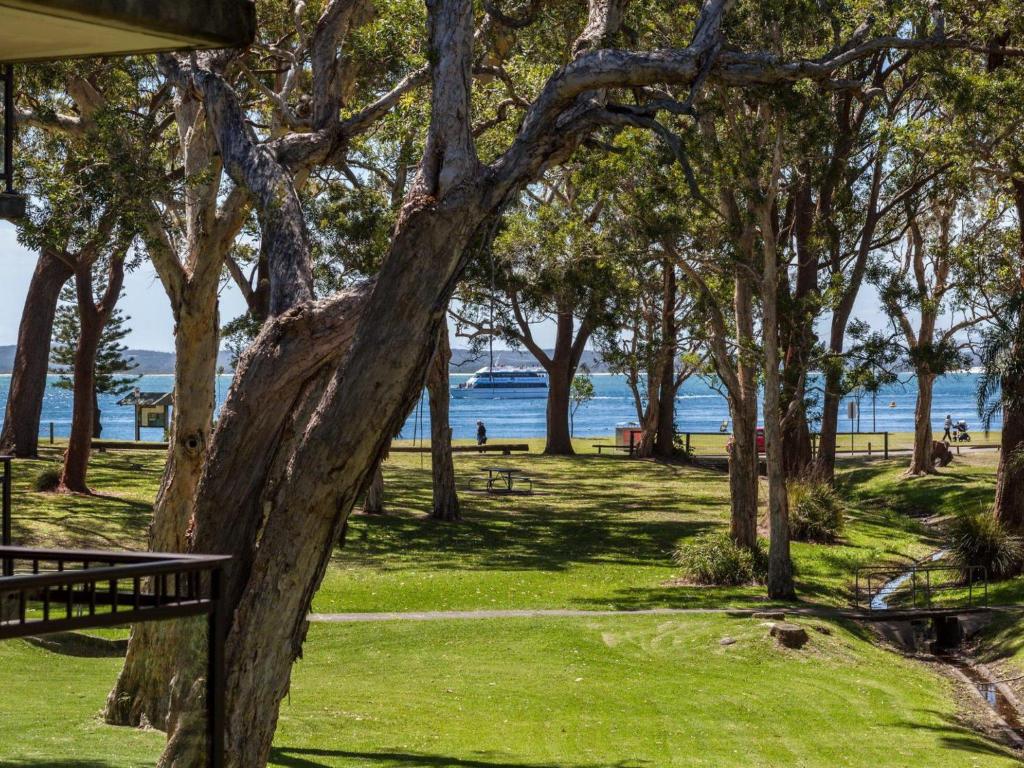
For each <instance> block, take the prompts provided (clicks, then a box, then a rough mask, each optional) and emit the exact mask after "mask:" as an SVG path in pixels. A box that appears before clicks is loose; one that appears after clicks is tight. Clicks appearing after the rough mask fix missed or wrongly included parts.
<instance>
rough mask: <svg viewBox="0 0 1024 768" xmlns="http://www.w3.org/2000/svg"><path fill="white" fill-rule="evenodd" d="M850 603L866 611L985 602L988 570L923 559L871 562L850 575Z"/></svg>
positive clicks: (937, 607) (914, 608) (919, 608)
mask: <svg viewBox="0 0 1024 768" xmlns="http://www.w3.org/2000/svg"><path fill="white" fill-rule="evenodd" d="M853 602H854V606H855V607H856V608H858V609H859V610H869V611H908V610H942V609H947V608H948V609H953V608H975V607H979V606H984V605H988V572H987V571H986V569H985V568H984V567H982V566H980V565H974V566H969V567H966V568H964V567H961V566H956V565H938V564H936V563H934V562H924V563H919V564H915V565H910V566H906V565H892V566H872V567H870V568H861V569H858V570H857V572H856V574H855V576H854V589H853Z"/></svg>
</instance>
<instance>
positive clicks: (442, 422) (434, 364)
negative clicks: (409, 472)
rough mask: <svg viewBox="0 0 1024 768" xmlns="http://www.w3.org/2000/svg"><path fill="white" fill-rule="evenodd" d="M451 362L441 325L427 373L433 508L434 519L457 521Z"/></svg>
mask: <svg viewBox="0 0 1024 768" xmlns="http://www.w3.org/2000/svg"><path fill="white" fill-rule="evenodd" d="M451 359H452V350H451V345H450V344H449V341H448V326H447V324H446V325H444V326H442V328H441V331H440V333H439V334H438V338H437V349H436V350H435V352H434V359H433V360H432V361H431V363H430V370H429V372H428V373H427V391H428V392H429V395H430V466H431V471H432V475H433V484H432V486H431V487H432V489H433V502H434V504H433V509H432V510H431V512H430V516H431V517H433V518H434V519H435V520H460V519H461V518H462V515H461V513H460V511H459V494H458V491H457V490H456V488H455V463H454V461H453V460H452V428H451V423H450V422H449V419H448V412H449V406H450V404H451V394H450V392H449V388H448V382H449V379H448V363H449V361H450V360H451Z"/></svg>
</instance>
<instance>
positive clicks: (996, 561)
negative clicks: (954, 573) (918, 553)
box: [946, 511, 1024, 580]
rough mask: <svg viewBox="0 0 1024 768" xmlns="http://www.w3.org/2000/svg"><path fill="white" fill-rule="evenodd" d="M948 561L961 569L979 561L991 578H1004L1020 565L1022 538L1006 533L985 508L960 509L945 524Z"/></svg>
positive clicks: (1023, 557) (964, 573) (963, 571)
mask: <svg viewBox="0 0 1024 768" xmlns="http://www.w3.org/2000/svg"><path fill="white" fill-rule="evenodd" d="M946 546H947V548H948V549H949V555H948V557H949V562H950V563H951V564H952V565H955V566H957V567H959V568H960V569H961V578H963V579H964V580H966V579H967V576H968V573H967V568H968V567H969V566H976V565H980V566H982V567H983V568H985V570H986V572H987V575H988V578H989V579H992V580H998V579H1008V578H1010V577H1011V576H1016V575H1017V574H1019V573H1020V572H1021V568H1022V566H1024V541H1022V540H1021V537H1020V536H1015V535H1014V534H1012V533H1010V532H1009V531H1008V530H1007V529H1006V527H1005V526H1004V525H1003V524H1002V523H1000V522H999V521H998V520H997V519H996V518H995V516H994V515H993V514H992V513H991V512H989V511H977V512H964V513H962V514H959V515H957V516H956V517H955V518H954V519H953V521H952V522H951V523H950V524H949V526H948V527H947V528H946Z"/></svg>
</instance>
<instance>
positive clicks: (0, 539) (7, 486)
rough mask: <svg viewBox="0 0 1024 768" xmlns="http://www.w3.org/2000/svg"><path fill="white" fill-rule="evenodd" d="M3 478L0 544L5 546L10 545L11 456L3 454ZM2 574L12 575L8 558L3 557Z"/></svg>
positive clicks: (12, 563)
mask: <svg viewBox="0 0 1024 768" xmlns="http://www.w3.org/2000/svg"><path fill="white" fill-rule="evenodd" d="M0 458H2V461H3V465H4V479H3V502H2V506H3V512H2V513H0V514H2V516H3V523H2V526H0V527H2V531H0V544H3V545H4V546H5V547H9V546H11V457H10V456H3V457H0ZM3 574H4V576H13V575H14V562H13V561H12V560H11V559H10V558H4V563H3Z"/></svg>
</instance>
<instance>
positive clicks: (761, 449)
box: [725, 427, 764, 456]
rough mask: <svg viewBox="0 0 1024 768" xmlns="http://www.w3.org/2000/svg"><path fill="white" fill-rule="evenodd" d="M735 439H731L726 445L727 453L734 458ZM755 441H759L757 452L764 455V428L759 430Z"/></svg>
mask: <svg viewBox="0 0 1024 768" xmlns="http://www.w3.org/2000/svg"><path fill="white" fill-rule="evenodd" d="M734 439H735V438H732V437H730V438H729V441H728V442H727V443H726V444H725V452H726V453H727V454H729V455H730V456H732V444H733V441H734ZM755 440H756V441H757V452H758V453H764V427H758V428H757V436H756V438H755Z"/></svg>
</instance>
